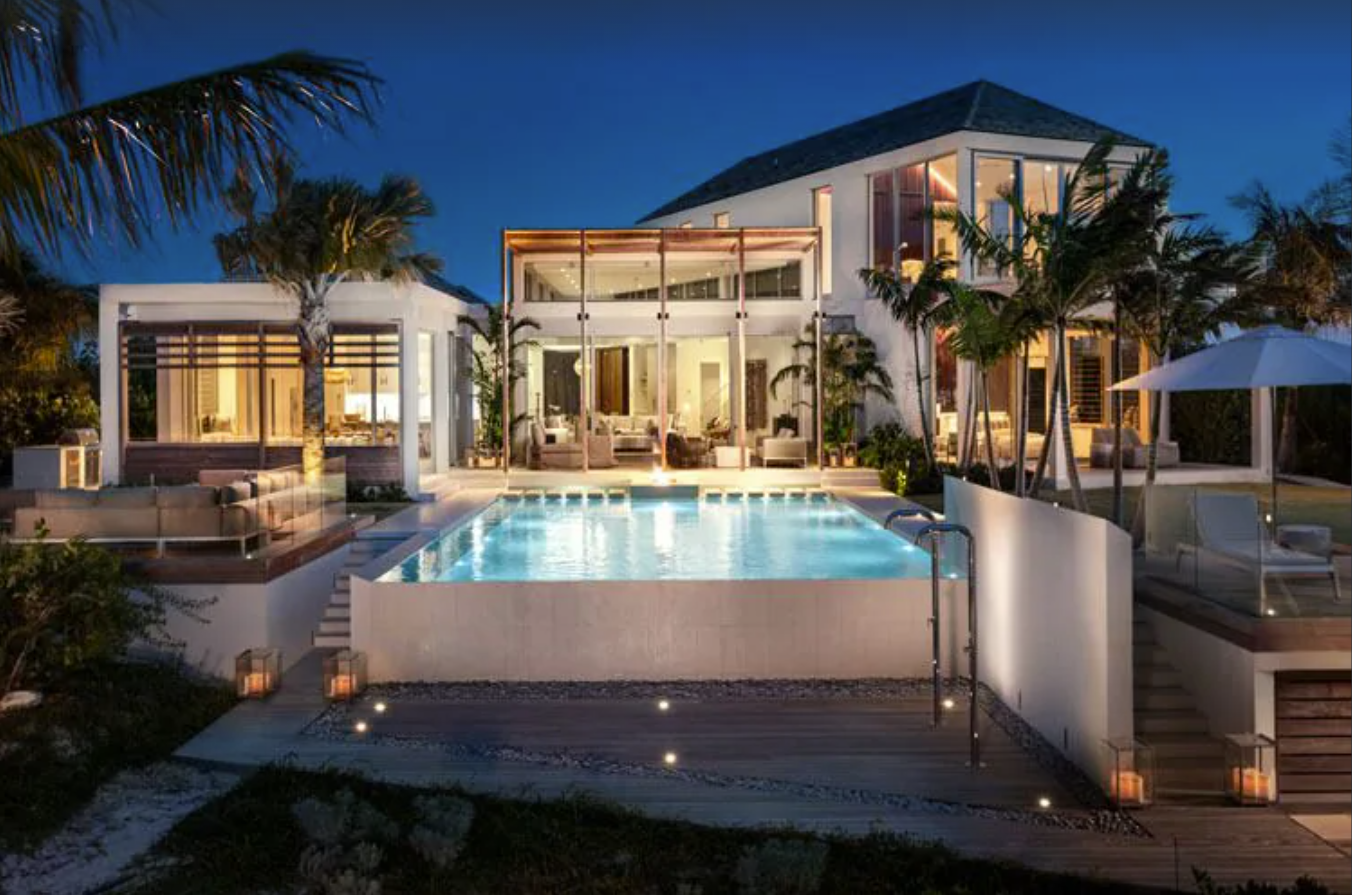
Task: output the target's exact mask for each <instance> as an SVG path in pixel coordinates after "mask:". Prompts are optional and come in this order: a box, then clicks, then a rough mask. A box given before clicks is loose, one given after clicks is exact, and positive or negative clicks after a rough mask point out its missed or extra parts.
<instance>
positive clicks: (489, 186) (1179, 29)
mask: <svg viewBox="0 0 1352 895" xmlns="http://www.w3.org/2000/svg"><path fill="white" fill-rule="evenodd" d="M295 48H304V49H311V50H314V51H317V52H323V53H329V54H334V55H342V56H350V57H354V58H358V59H361V60H363V61H365V62H367V63H368V64H369V65H370V67H371V69H372V70H373V71H374V72H375V73H376V74H378V75H379V76H380V77H382V78H383V79H384V80H385V85H384V87H383V90H382V93H383V96H384V100H385V102H384V105H383V107H382V108H381V110H380V113H379V127H378V129H377V130H375V131H370V132H367V131H359V132H357V133H355V134H354V135H353V136H352V138H351V139H348V140H344V139H341V138H333V137H321V136H319V135H317V134H316V133H315V132H313V131H312V130H311V129H309V128H306V127H301V128H298V129H297V131H296V134H295V136H296V142H297V144H298V145H299V147H300V148H301V149H302V150H303V159H304V164H305V169H304V170H305V172H306V173H307V174H314V175H328V174H336V173H346V174H350V175H354V176H356V177H359V178H361V179H363V180H367V181H370V182H374V181H375V180H377V179H378V178H379V176H380V175H381V174H382V173H384V172H401V173H406V174H411V175H413V176H415V177H417V178H418V179H419V180H420V181H421V182H422V183H423V185H424V187H425V188H426V190H427V191H428V193H429V194H430V195H431V196H432V198H433V199H434V201H435V202H436V204H437V208H438V215H437V218H436V219H435V221H433V222H431V223H429V224H428V225H426V226H425V227H424V228H423V232H422V233H421V237H420V242H421V243H422V246H423V247H424V248H426V249H429V250H432V251H435V252H438V253H440V254H441V256H442V257H443V258H444V259H445V260H446V262H447V275H448V277H449V278H450V279H452V280H455V281H458V282H463V283H466V284H468V285H470V286H471V287H473V288H474V289H476V290H478V291H480V292H482V293H484V294H486V295H489V296H496V295H497V294H498V291H499V288H500V286H499V275H498V263H499V261H498V254H497V234H498V231H499V229H501V228H502V227H530V226H622V225H627V224H631V223H633V222H634V221H635V220H637V219H638V218H639V217H641V216H642V215H643V214H645V213H647V212H649V211H651V210H652V209H653V208H655V207H657V206H658V205H660V204H661V203H662V202H664V201H666V200H668V199H670V198H672V197H673V196H675V195H676V194H678V193H680V192H682V191H684V190H685V189H687V188H689V187H690V186H693V185H694V184H695V183H697V182H698V181H700V180H702V179H704V178H705V177H707V176H709V175H711V174H713V173H715V172H716V171H718V170H720V169H721V168H723V167H725V166H727V165H729V164H731V163H733V162H735V161H737V160H738V159H740V158H742V157H744V156H746V155H748V154H751V153H754V152H758V151H761V150H764V149H768V148H771V147H773V146H775V145H778V144H780V143H783V142H786V141H788V140H792V139H795V138H797V137H801V136H805V135H807V134H810V133H813V132H815V131H818V130H822V129H824V128H827V127H831V126H833V125H836V124H840V123H843V122H847V121H851V120H854V119H857V118H860V117H862V116H865V115H868V114H872V113H874V112H879V111H882V110H884V109H888V108H891V107H893V106H897V105H900V104H902V103H904V102H908V101H910V100H912V99H917V98H920V97H923V96H927V95H929V94H931V93H935V92H938V91H940V90H944V89H947V88H949V87H953V86H956V85H958V84H962V83H965V82H967V81H971V80H974V79H976V78H988V79H991V80H993V81H997V82H999V83H1002V84H1004V85H1006V86H1008V87H1011V88H1013V89H1015V90H1019V91H1022V92H1024V93H1028V94H1031V95H1032V96H1035V97H1037V98H1039V99H1042V100H1045V101H1047V102H1050V103H1052V104H1054V105H1058V106H1061V107H1063V108H1066V109H1069V110H1071V111H1074V112H1079V113H1081V114H1084V115H1087V116H1089V117H1091V118H1095V119H1097V120H1099V121H1101V122H1103V123H1105V124H1109V125H1112V126H1114V127H1117V128H1119V129H1121V130H1124V131H1127V132H1130V133H1134V134H1137V135H1139V136H1142V137H1146V138H1148V139H1151V140H1154V141H1157V142H1159V143H1161V144H1163V145H1165V146H1167V147H1168V148H1169V149H1170V150H1171V151H1172V152H1173V155H1174V161H1175V168H1176V171H1177V175H1178V182H1179V186H1178V191H1177V201H1176V203H1175V204H1176V207H1177V208H1178V209H1180V210H1188V211H1200V212H1205V213H1207V214H1208V215H1210V216H1211V217H1212V219H1213V220H1214V221H1216V222H1217V223H1219V224H1220V225H1222V226H1224V227H1226V228H1228V229H1230V230H1232V231H1238V230H1239V229H1240V227H1241V222H1240V221H1239V219H1238V218H1237V217H1236V216H1235V214H1234V213H1233V212H1232V211H1231V210H1230V209H1229V208H1228V207H1227V204H1226V197H1227V196H1229V195H1231V194H1233V193H1234V192H1236V191H1237V190H1239V189H1241V188H1242V187H1243V186H1244V185H1245V184H1246V183H1248V182H1249V181H1250V180H1252V179H1253V178H1255V177H1258V178H1261V179H1263V180H1264V181H1266V182H1267V183H1269V184H1270V185H1271V186H1272V188H1273V189H1274V191H1275V192H1276V193H1277V194H1278V195H1279V196H1281V197H1284V198H1291V199H1296V198H1299V197H1301V196H1303V195H1304V193H1305V192H1306V191H1307V190H1308V189H1309V188H1310V187H1312V186H1313V185H1314V184H1315V183H1316V182H1317V181H1318V180H1320V179H1321V178H1323V177H1324V176H1327V175H1328V174H1329V173H1331V171H1332V168H1331V165H1330V163H1329V161H1328V157H1327V143H1328V139H1329V137H1330V135H1331V134H1332V132H1333V131H1334V130H1335V129H1336V128H1338V127H1344V126H1346V125H1347V122H1348V115H1349V109H1350V108H1352V3H1349V2H1348V0H1287V2H1284V3H1279V2H1266V0H1265V2H1257V0H1231V2H1220V0H1206V2H1194V0H1171V2H1164V0H1132V2H1123V3H1093V2H1080V3H1073V2H1069V0H1067V2H1052V3H1035V2H1033V0H1023V2H1004V3H992V2H987V0H979V2H974V0H966V2H956V3H943V2H927V3H911V2H897V0H881V2H876V3H874V2H859V3H855V2H849V0H834V2H831V0H816V2H812V3H807V2H802V0H781V2H777V3H764V2H761V0H723V2H717V3H716V2H705V0H681V2H663V0H655V2H654V0H625V2H612V0H599V2H596V0H551V2H548V3H539V2H536V0H525V2H511V0H495V2H492V3H474V4H469V3H455V2H442V3H434V2H431V0H228V2H202V0H159V5H158V8H157V9H156V10H153V11H150V12H145V11H142V12H139V13H137V14H136V15H134V17H133V18H132V19H131V20H130V21H127V22H126V23H125V25H124V27H123V28H122V29H121V33H120V39H119V41H118V42H117V43H116V44H114V45H112V46H110V47H108V48H106V49H105V50H104V51H103V52H102V54H101V55H100V56H98V57H97V58H95V59H94V60H92V62H91V64H90V66H89V69H88V74H89V84H90V88H91V92H92V93H93V94H95V97H96V98H97V97H100V96H111V95H115V94H118V93H123V92H127V91H131V90H135V89H138V88H141V87H144V86H147V85H150V84H153V83H157V82H162V81H167V80H172V79H174V78H178V77H183V76H186V75H189V74H192V73H194V72H198V71H202V70H206V69H211V68H216V67H220V66H224V65H228V64H231V63H235V62H240V61H244V60H247V59H251V58H256V57H261V56H265V55H268V54H270V53H273V52H277V51H281V50H286V49H295ZM220 223H221V222H220V221H219V220H216V219H213V218H211V217H209V216H207V217H203V218H202V219H201V220H200V221H199V222H198V226H197V227H196V228H195V229H192V230H187V231H184V232H180V233H165V234H163V235H162V236H161V237H160V238H159V239H158V241H157V243H156V244H155V245H153V246H151V247H149V248H146V249H143V250H140V251H138V252H132V251H130V250H127V249H112V248H110V249H107V250H103V251H100V252H99V253H98V254H97V256H96V257H95V258H94V259H92V261H83V260H80V259H66V260H65V262H64V268H65V270H66V272H67V273H68V274H69V275H70V276H71V277H72V278H76V279H80V280H90V279H94V280H99V281H102V282H136V281H192V280H214V279H216V278H217V276H218V270H217V267H216V264H215V260H214V256H213V255H212V253H211V248H210V235H211V233H212V232H214V230H215V229H216V228H217V227H218V226H219V225H220Z"/></svg>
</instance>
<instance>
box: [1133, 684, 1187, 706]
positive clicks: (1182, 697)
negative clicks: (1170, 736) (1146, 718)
mask: <svg viewBox="0 0 1352 895" xmlns="http://www.w3.org/2000/svg"><path fill="white" fill-rule="evenodd" d="M1135 704H1136V711H1138V712H1140V711H1149V710H1152V709H1196V707H1197V706H1196V704H1195V703H1194V702H1193V701H1192V696H1191V695H1190V694H1189V693H1188V691H1187V690H1184V689H1183V688H1182V687H1137V688H1136V698H1135Z"/></svg>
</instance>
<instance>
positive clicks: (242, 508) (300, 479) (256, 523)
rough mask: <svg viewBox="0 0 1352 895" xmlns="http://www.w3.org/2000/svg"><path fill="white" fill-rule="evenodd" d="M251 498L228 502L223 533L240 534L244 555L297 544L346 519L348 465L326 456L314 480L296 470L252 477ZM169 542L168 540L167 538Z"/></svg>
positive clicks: (270, 471)
mask: <svg viewBox="0 0 1352 895" xmlns="http://www.w3.org/2000/svg"><path fill="white" fill-rule="evenodd" d="M246 484H247V485H248V487H249V491H250V496H249V497H247V498H244V499H242V500H236V501H233V502H231V503H227V504H225V505H224V506H223V507H222V511H223V512H224V513H225V514H226V519H225V523H224V525H223V528H225V529H226V530H228V531H230V532H231V533H238V534H240V535H243V536H244V537H245V538H246V539H247V541H246V544H247V548H248V550H247V552H249V553H250V554H252V553H253V552H254V551H257V550H260V549H263V548H268V547H276V546H279V545H282V546H284V545H286V544H288V543H295V542H298V541H299V540H302V539H304V538H305V537H306V536H308V535H313V534H315V533H318V532H321V531H324V530H326V529H328V528H330V527H332V526H334V525H337V524H339V523H341V522H343V521H344V520H345V519H346V517H347V461H346V459H345V458H343V457H329V458H327V459H325V460H324V467H323V469H322V471H321V472H320V474H319V475H318V476H317V477H314V478H312V479H307V478H306V476H305V472H304V470H303V469H302V468H301V467H300V466H282V467H277V468H274V469H263V470H259V471H257V472H254V473H251V474H250V475H249V477H248V479H246ZM171 537H172V535H171Z"/></svg>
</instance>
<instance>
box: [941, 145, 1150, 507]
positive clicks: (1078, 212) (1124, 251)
mask: <svg viewBox="0 0 1352 895" xmlns="http://www.w3.org/2000/svg"><path fill="white" fill-rule="evenodd" d="M1114 145H1115V144H1114V142H1113V141H1112V140H1111V139H1105V140H1102V141H1100V142H1098V143H1096V144H1094V146H1093V147H1091V148H1090V150H1089V152H1088V153H1087V154H1086V155H1085V158H1084V160H1083V161H1082V162H1081V163H1080V165H1079V166H1078V167H1077V168H1076V169H1075V170H1074V172H1073V173H1071V174H1069V175H1067V176H1066V177H1065V178H1064V180H1063V182H1062V185H1061V195H1062V200H1061V203H1060V207H1059V208H1058V210H1056V211H1054V212H1047V211H1034V210H1032V209H1031V208H1029V207H1027V206H1025V205H1024V204H1023V203H1022V202H1020V201H1019V200H1018V197H1017V196H1016V195H1014V194H1013V193H1012V192H1009V191H1007V192H1006V194H1005V196H1004V198H1005V199H1006V201H1007V202H1008V203H1009V206H1010V208H1011V209H1012V211H1013V215H1014V223H1015V232H1016V233H1019V234H1021V238H1020V239H1018V240H1010V239H1009V238H1008V236H1007V234H1006V232H1005V231H1004V230H1003V229H997V228H991V227H987V226H986V225H985V224H983V223H982V222H981V221H979V220H977V219H976V218H975V217H973V216H972V215H969V214H967V213H966V212H963V211H961V210H959V209H956V208H951V209H939V210H937V211H935V212H934V216H935V217H936V218H937V219H939V220H944V221H947V222H949V223H951V224H952V225H953V226H954V228H955V229H956V231H957V233H958V237H959V239H960V240H961V241H962V244H963V248H964V250H966V251H967V252H968V253H969V254H971V255H972V256H974V257H975V258H977V259H980V260H983V261H986V262H989V263H990V264H991V265H992V266H993V267H994V268H996V269H997V270H1001V271H1005V272H1006V273H1007V275H1009V276H1011V277H1012V278H1013V280H1014V282H1015V287H1014V291H1013V297H1014V298H1015V299H1016V300H1017V301H1018V302H1019V303H1020V304H1022V305H1023V306H1025V307H1027V308H1030V309H1033V310H1034V311H1035V312H1036V314H1037V315H1038V316H1039V317H1041V318H1042V319H1043V320H1045V321H1047V323H1048V325H1049V326H1050V329H1051V338H1052V341H1053V346H1054V350H1055V365H1054V368H1053V375H1052V401H1051V407H1052V417H1053V423H1054V425H1053V427H1050V428H1049V430H1048V436H1049V437H1052V436H1053V434H1054V433H1055V432H1056V431H1057V429H1058V428H1059V433H1060V437H1061V449H1062V454H1063V456H1064V457H1065V461H1066V471H1067V473H1068V475H1069V478H1070V486H1071V493H1072V497H1073V502H1074V505H1075V508H1076V509H1078V510H1080V511H1081V512H1086V511H1087V510H1088V505H1087V504H1086V502H1085V499H1084V490H1083V488H1081V486H1080V476H1079V470H1078V468H1077V467H1076V465H1075V460H1074V457H1075V453H1074V444H1073V442H1072V439H1071V428H1070V398H1069V386H1068V382H1067V367H1068V364H1067V362H1066V335H1067V331H1068V330H1069V329H1070V327H1071V326H1072V325H1073V324H1078V323H1079V322H1080V321H1081V318H1082V315H1083V314H1084V312H1085V311H1086V310H1088V309H1089V308H1090V307H1092V306H1093V305H1095V304H1097V303H1099V302H1101V301H1103V300H1105V298H1106V297H1107V290H1108V287H1109V285H1110V283H1111V281H1112V280H1113V278H1114V277H1115V276H1118V275H1119V274H1120V272H1121V271H1122V270H1124V269H1128V268H1130V267H1131V266H1133V265H1134V264H1135V263H1136V261H1137V259H1138V258H1139V257H1140V255H1141V253H1142V252H1143V251H1144V248H1145V244H1146V243H1147V242H1148V241H1149V239H1150V238H1152V234H1151V233H1150V232H1149V230H1148V229H1147V228H1145V227H1144V226H1143V225H1142V223H1141V220H1140V210H1139V206H1140V205H1141V204H1142V198H1141V197H1142V195H1143V194H1144V193H1146V192H1147V191H1152V190H1159V189H1165V190H1166V192H1167V186H1166V185H1165V183H1164V179H1165V177H1166V175H1165V173H1164V169H1165V166H1166V164H1167V156H1166V154H1165V153H1164V152H1163V150H1150V151H1147V152H1145V153H1143V154H1142V155H1141V156H1139V157H1138V158H1137V160H1136V161H1135V162H1134V163H1133V164H1132V166H1131V169H1130V170H1129V171H1128V172H1127V174H1126V175H1125V177H1124V178H1123V181H1122V184H1121V186H1120V188H1118V189H1114V184H1113V183H1112V181H1111V178H1110V177H1109V170H1108V158H1109V156H1110V154H1111V153H1112V151H1113V148H1114ZM1129 188H1130V189H1129ZM1124 194H1125V195H1127V196H1129V197H1130V201H1126V200H1124V198H1123V197H1124ZM1049 453H1050V451H1048V450H1046V449H1044V450H1043V451H1042V455H1041V457H1040V458H1039V460H1038V470H1037V474H1036V476H1035V478H1034V481H1033V490H1032V494H1033V496H1036V495H1037V493H1038V491H1039V490H1040V488H1041V485H1042V480H1043V477H1044V475H1045V472H1046V462H1047V455H1048V454H1049Z"/></svg>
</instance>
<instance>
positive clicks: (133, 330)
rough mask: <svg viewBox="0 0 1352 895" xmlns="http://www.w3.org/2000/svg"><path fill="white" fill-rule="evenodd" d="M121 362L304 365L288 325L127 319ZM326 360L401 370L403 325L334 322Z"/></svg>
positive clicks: (151, 366)
mask: <svg viewBox="0 0 1352 895" xmlns="http://www.w3.org/2000/svg"><path fill="white" fill-rule="evenodd" d="M121 363H122V368H123V369H126V370H173V369H211V368H234V367H257V366H260V365H261V366H264V367H277V368H289V367H296V366H299V364H300V343H299V340H298V339H297V338H296V333H295V330H294V329H293V328H292V327H290V326H286V325H276V324H265V325H261V326H260V325H259V324H250V323H244V324H240V323H192V324H163V323H127V324H123V326H122V339H121ZM327 364H328V365H329V366H333V367H356V368H366V369H369V368H372V367H375V368H397V367H398V366H399V329H398V327H397V326H395V325H393V324H369V325H363V324H336V325H334V327H333V338H332V340H331V341H330V345H329V356H328V360H327Z"/></svg>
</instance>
